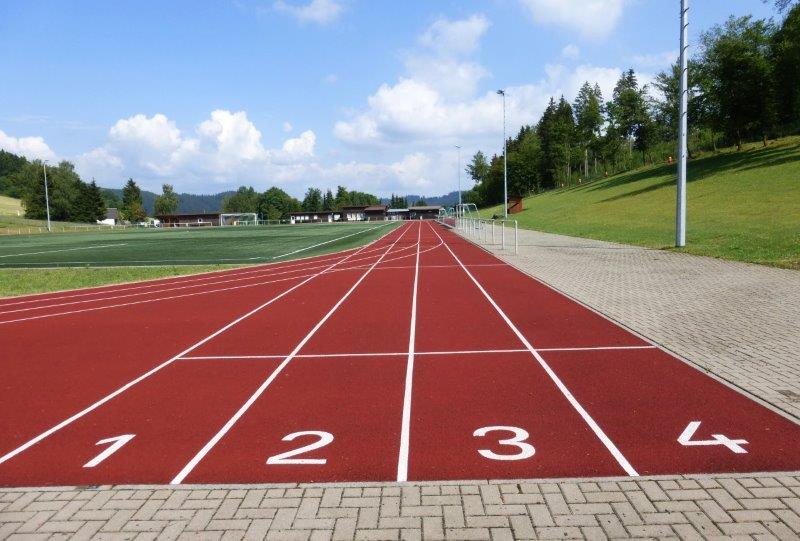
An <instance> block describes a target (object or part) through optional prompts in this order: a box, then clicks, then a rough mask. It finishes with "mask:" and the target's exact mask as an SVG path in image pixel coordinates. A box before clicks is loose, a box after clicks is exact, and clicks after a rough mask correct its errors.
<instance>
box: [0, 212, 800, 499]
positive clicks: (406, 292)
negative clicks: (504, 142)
mask: <svg viewBox="0 0 800 541" xmlns="http://www.w3.org/2000/svg"><path fill="white" fill-rule="evenodd" d="M381 231H382V232H383V234H382V235H381V236H380V238H378V239H376V240H375V242H372V243H370V244H367V245H365V246H362V247H360V248H354V249H349V250H344V251H340V252H337V253H333V254H328V255H325V256H320V257H315V258H309V259H304V260H302V261H292V262H285V263H276V264H273V265H260V266H255V267H248V268H246V269H236V270H232V271H227V272H222V273H216V274H209V275H204V276H200V277H186V278H178V279H170V280H161V281H155V282H147V283H140V284H131V285H127V286H115V287H107V288H96V289H88V290H82V291H74V292H62V293H57V294H47V295H37V296H30V297H25V298H17V299H6V300H3V301H0V350H1V351H3V352H4V353H5V354H6V355H5V359H6V360H9V362H5V363H4V365H3V367H4V377H3V379H2V382H1V383H0V410H2V411H3V412H4V415H3V416H2V417H0V484H2V485H6V486H31V485H73V484H75V485H104V484H109V483H173V484H179V483H252V482H312V481H314V482H319V481H337V482H341V481H406V480H456V479H521V478H544V477H550V478H563V477H597V476H628V477H636V476H639V475H645V474H682V473H713V472H768V471H790V470H797V469H800V455H798V454H797V453H796V450H797V449H798V448H800V426H798V425H797V424H795V423H794V422H792V421H791V420H789V419H788V418H786V417H784V416H782V415H780V414H778V413H776V412H775V411H773V410H771V409H768V408H767V407H765V406H763V405H761V404H759V403H757V402H755V401H753V400H752V399H750V398H748V397H746V396H744V395H743V394H741V393H739V392H738V391H736V390H735V389H733V388H731V387H728V386H726V385H725V384H723V383H721V382H719V381H717V380H715V379H713V378H711V377H709V376H708V375H706V374H705V373H703V372H701V371H699V370H697V369H696V368H694V367H692V366H690V365H688V364H686V363H684V362H683V361H681V360H679V359H677V358H675V357H673V356H672V355H671V354H669V353H668V352H667V351H664V350H662V349H661V348H660V347H658V346H657V345H655V344H653V343H650V342H648V341H646V340H644V339H642V338H641V337H639V336H636V335H634V334H632V333H630V332H628V331H627V330H625V329H623V328H622V327H620V326H619V325H617V324H616V323H614V322H612V321H610V320H608V319H606V318H604V317H602V316H601V315H599V314H597V313H595V312H593V311H591V310H590V309H588V308H586V307H584V306H582V305H580V304H578V303H576V302H574V301H572V300H571V299H569V298H567V297H565V296H564V295H562V294H560V293H559V292H557V291H555V290H553V289H551V288H550V287H548V286H546V285H545V284H543V283H541V282H539V281H537V280H535V279H533V278H531V277H530V276H528V275H526V274H524V273H522V272H520V271H518V270H517V269H515V268H513V267H511V266H509V265H508V264H506V263H504V262H503V261H501V260H499V259H497V258H495V257H494V256H492V255H491V254H489V253H487V252H485V251H483V250H481V249H480V248H479V247H477V246H475V245H473V244H471V243H469V242H467V241H465V240H464V239H462V238H461V237H458V236H457V235H455V234H454V233H453V232H452V231H449V230H447V229H446V228H444V227H442V226H440V225H438V224H435V223H431V222H422V221H417V222H412V223H405V224H402V225H400V226H399V227H396V228H394V229H389V228H384V229H382V230H381ZM43 337H46V338H47V339H46V340H45V339H43ZM21 359H24V361H25V362H17V361H19V360H21Z"/></svg>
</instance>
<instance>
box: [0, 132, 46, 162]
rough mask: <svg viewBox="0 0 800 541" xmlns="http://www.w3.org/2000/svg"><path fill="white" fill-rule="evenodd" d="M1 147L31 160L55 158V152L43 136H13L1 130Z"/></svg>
mask: <svg viewBox="0 0 800 541" xmlns="http://www.w3.org/2000/svg"><path fill="white" fill-rule="evenodd" d="M0 149H3V150H5V151H6V152H11V153H12V154H19V155H22V156H25V157H26V158H28V159H31V160H55V159H56V154H55V152H53V151H52V150H51V149H50V147H49V146H47V143H45V142H44V139H43V138H42V137H38V136H35V137H12V136H11V135H8V134H6V133H5V132H4V131H3V130H0Z"/></svg>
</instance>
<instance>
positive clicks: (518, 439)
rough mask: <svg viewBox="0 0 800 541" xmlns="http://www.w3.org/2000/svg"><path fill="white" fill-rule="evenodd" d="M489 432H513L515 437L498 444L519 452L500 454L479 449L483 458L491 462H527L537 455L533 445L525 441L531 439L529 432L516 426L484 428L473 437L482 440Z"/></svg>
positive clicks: (500, 441)
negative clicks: (526, 460)
mask: <svg viewBox="0 0 800 541" xmlns="http://www.w3.org/2000/svg"><path fill="white" fill-rule="evenodd" d="M489 432H511V433H512V434H514V436H513V437H511V438H507V439H504V440H498V443H499V444H500V445H505V446H508V447H515V448H516V449H518V450H519V451H518V452H516V453H509V454H499V453H495V452H494V451H491V450H489V449H478V452H479V453H480V454H481V456H483V457H485V458H488V459H491V460H525V459H526V458H530V457H532V456H533V455H534V454H535V453H536V449H534V447H533V445H531V444H530V443H528V442H526V441H525V440H527V439H528V437H529V434H528V432H527V431H526V430H523V429H521V428H519V427H516V426H484V427H483V428H479V429H478V430H476V431H475V432H473V433H472V435H473V436H475V437H476V438H482V437H484V436H486V435H487V434H488V433H489Z"/></svg>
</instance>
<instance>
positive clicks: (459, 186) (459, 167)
mask: <svg viewBox="0 0 800 541" xmlns="http://www.w3.org/2000/svg"><path fill="white" fill-rule="evenodd" d="M455 147H456V148H457V149H458V209H459V211H460V210H461V146H460V145H455ZM456 214H458V213H456Z"/></svg>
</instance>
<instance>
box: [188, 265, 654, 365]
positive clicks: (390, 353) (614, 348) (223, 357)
mask: <svg viewBox="0 0 800 541" xmlns="http://www.w3.org/2000/svg"><path fill="white" fill-rule="evenodd" d="M420 268H425V267H424V266H421V267H420ZM376 270H377V269H376ZM629 349H634V350H635V349H658V347H656V346H597V347H581V348H537V350H536V351H539V352H542V351H551V352H552V351H620V350H629ZM498 353H530V351H529V350H528V349H463V350H456V351H414V356H415V357H420V356H423V355H493V354H498ZM407 356H408V352H407V351H376V352H373V353H363V352H359V353H303V354H299V355H295V357H296V358H306V359H336V358H347V357H407ZM285 357H286V354H281V355H207V356H191V355H187V356H185V357H181V358H180V359H179V360H181V361H213V360H228V359H232V360H235V359H283V358H285Z"/></svg>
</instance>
